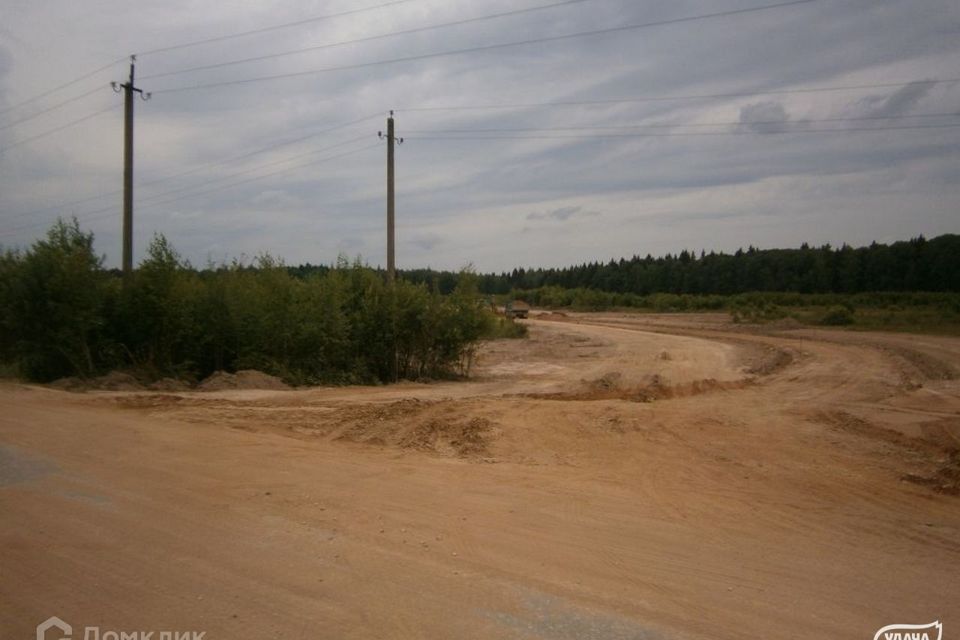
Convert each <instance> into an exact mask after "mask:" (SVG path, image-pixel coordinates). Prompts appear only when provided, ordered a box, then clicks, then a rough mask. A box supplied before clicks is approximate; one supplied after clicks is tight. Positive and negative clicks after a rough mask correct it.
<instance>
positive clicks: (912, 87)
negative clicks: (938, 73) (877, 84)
mask: <svg viewBox="0 0 960 640" xmlns="http://www.w3.org/2000/svg"><path fill="white" fill-rule="evenodd" d="M932 88H933V85H931V84H930V83H929V82H913V83H911V84H908V85H907V86H905V87H903V88H901V89H898V90H897V91H895V92H894V93H892V94H890V95H888V96H872V97H869V98H864V99H863V100H862V101H861V104H862V105H863V107H864V110H865V111H866V114H867V115H869V116H871V117H876V118H887V117H890V116H899V115H903V114H906V113H909V112H910V111H911V110H912V109H913V107H914V106H916V104H917V103H918V102H920V100H922V99H923V98H924V96H926V95H927V94H929V93H930V90H931V89H932Z"/></svg>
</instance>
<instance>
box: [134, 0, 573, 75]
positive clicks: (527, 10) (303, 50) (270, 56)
mask: <svg viewBox="0 0 960 640" xmlns="http://www.w3.org/2000/svg"><path fill="white" fill-rule="evenodd" d="M588 1H590V0H564V1H563V2H554V3H551V4H544V5H538V6H535V7H525V8H523V9H515V10H513V11H502V12H500V13H492V14H488V15H485V16H477V17H474V18H465V19H463V20H454V21H452V22H443V23H440V24H434V25H429V26H426V27H416V28H412V29H402V30H400V31H391V32H389V33H382V34H379V35H375V36H366V37H363V38H354V39H352V40H341V41H339V42H331V43H328V44H321V45H315V46H312V47H303V48H301V49H291V50H289V51H282V52H279V53H270V54H266V55H262V56H254V57H251V58H241V59H239V60H230V61H227V62H218V63H215V64H206V65H201V66H197V67H189V68H187V69H178V70H175V71H166V72H164V73H155V74H153V75H149V76H144V79H150V78H164V77H167V76H175V75H180V74H183V73H192V72H195V71H206V70H208V69H219V68H222V67H230V66H235V65H238V64H246V63H248V62H259V61H262V60H272V59H275V58H282V57H285V56H292V55H297V54H301V53H308V52H310V51H320V50H322V49H330V48H333V47H342V46H345V45H349V44H358V43H361V42H371V41H374V40H382V39H384V38H392V37H395V36H400V35H410V34H412V33H421V32H424V31H432V30H435V29H442V28H446V27H454V26H461V25H465V24H471V23H475V22H483V21H486V20H494V19H497V18H506V17H510V16H516V15H522V14H526V13H532V12H534V11H544V10H546V9H555V8H557V7H563V6H568V5H572V4H580V3H583V2H588Z"/></svg>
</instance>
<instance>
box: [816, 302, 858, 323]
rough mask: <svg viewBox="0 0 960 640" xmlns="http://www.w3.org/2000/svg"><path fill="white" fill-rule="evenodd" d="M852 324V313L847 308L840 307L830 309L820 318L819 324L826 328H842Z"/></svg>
mask: <svg viewBox="0 0 960 640" xmlns="http://www.w3.org/2000/svg"><path fill="white" fill-rule="evenodd" d="M853 323H854V318H853V311H851V310H850V308H849V307H844V306H840V305H837V306H834V307H830V308H829V309H827V311H826V313H824V314H823V317H822V318H820V324H822V325H827V326H842V325H848V324H853Z"/></svg>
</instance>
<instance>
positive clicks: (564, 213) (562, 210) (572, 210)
mask: <svg viewBox="0 0 960 640" xmlns="http://www.w3.org/2000/svg"><path fill="white" fill-rule="evenodd" d="M599 215H600V212H599V211H585V210H584V208H583V207H582V206H567V207H558V208H556V209H551V210H550V211H543V212H532V213H528V214H527V220H556V221H559V222H566V221H567V220H570V219H571V218H574V217H578V218H586V217H593V216H599Z"/></svg>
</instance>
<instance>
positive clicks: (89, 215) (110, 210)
mask: <svg viewBox="0 0 960 640" xmlns="http://www.w3.org/2000/svg"><path fill="white" fill-rule="evenodd" d="M366 137H367V136H363V138H366ZM360 139H362V138H357V139H355V140H349V141H347V142H344V143H340V144H337V145H332V146H330V147H325V148H323V149H318V150H315V151H313V152H311V153H310V154H303V155H312V154H316V153H322V152H323V151H329V150H331V149H333V148H336V147H338V146H343V145H345V144H348V143H353V142H357V141H358V140H360ZM379 146H380V143H379V142H377V143H376V144H373V145H370V146H366V147H361V148H359V149H353V150H351V151H347V152H344V153H340V154H336V155H334V156H329V157H326V158H320V159H319V160H310V161H309V162H302V163H300V164H297V165H295V166H292V167H286V168H284V169H280V170H277V171H272V172H270V173H266V174H263V175H259V176H253V177H251V178H245V179H243V180H238V181H236V182H232V183H228V184H222V185H218V186H216V187H212V188H210V189H204V190H201V191H197V192H194V193H181V192H182V191H184V190H185V189H183V188H180V189H173V190H169V191H165V192H162V193H158V194H154V195H152V196H149V197H148V198H144V199H143V200H154V199H157V198H161V200H160V201H156V202H148V203H146V204H140V203H138V205H139V208H140V209H144V208H146V209H149V208H151V207H156V206H160V205H163V204H168V203H170V202H176V201H178V200H183V199H185V198H191V197H194V196H200V195H205V194H207V193H212V192H215V191H220V190H222V189H227V188H230V187H234V186H239V185H243V184H247V183H250V182H254V181H256V180H262V179H263V178H270V177H273V176H276V175H280V174H283V173H287V172H289V171H294V170H296V169H302V168H304V167H308V166H312V165H314V164H322V163H324V162H327V161H330V160H336V159H339V158H343V157H346V156H348V155H352V154H355V153H360V152H361V151H366V150H368V149H373V148H375V147H379ZM292 159H295V158H288V159H287V161H289V160H292ZM276 164H280V162H273V163H269V164H266V165H261V166H259V167H255V168H253V169H250V170H247V171H242V172H238V173H235V174H231V175H229V176H223V177H221V178H217V180H223V179H229V178H233V177H237V176H239V175H243V174H246V173H250V172H251V171H255V170H259V169H263V168H265V167H268V166H273V165H276ZM196 186H197V185H195V186H194V187H189V188H188V189H194V188H196ZM176 193H180V195H177V196H174V197H173V198H167V199H166V200H163V199H162V198H165V197H166V196H170V195H173V194H176ZM141 202H142V201H141ZM116 213H117V207H115V206H112V205H111V206H108V207H102V208H100V209H94V210H92V211H86V212H83V213H81V214H79V215H78V216H77V218H78V219H82V220H84V221H91V220H100V219H103V218H107V217H110V216H113V215H116ZM98 214H105V215H98ZM46 224H48V223H46V222H41V223H30V224H27V225H22V226H19V227H13V228H11V229H8V230H6V231H3V232H0V236H7V235H13V234H15V233H18V232H20V231H26V230H29V229H36V228H39V227H43V226H45V225H46Z"/></svg>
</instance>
